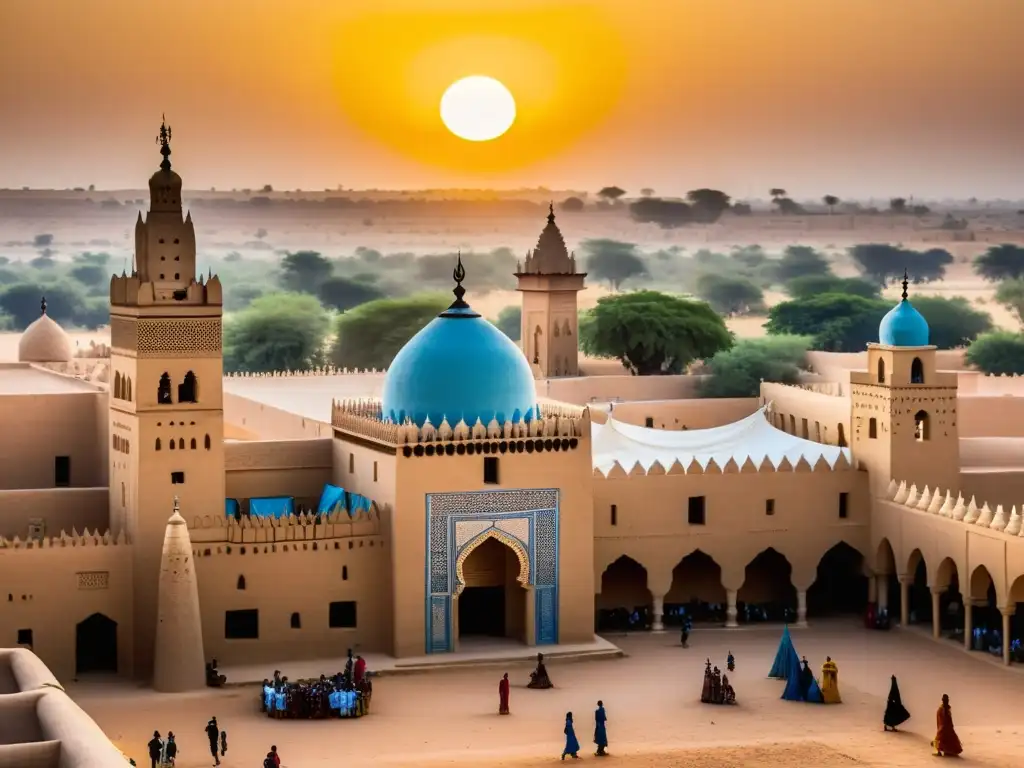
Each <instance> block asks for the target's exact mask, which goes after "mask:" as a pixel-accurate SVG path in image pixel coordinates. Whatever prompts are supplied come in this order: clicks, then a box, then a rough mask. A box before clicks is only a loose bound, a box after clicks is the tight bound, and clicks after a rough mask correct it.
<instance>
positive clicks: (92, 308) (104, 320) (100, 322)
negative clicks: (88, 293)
mask: <svg viewBox="0 0 1024 768" xmlns="http://www.w3.org/2000/svg"><path fill="white" fill-rule="evenodd" d="M71 322H72V323H73V324H74V325H77V326H79V327H80V328H88V329H89V330H90V331H93V330H96V329H97V328H102V327H103V326H105V325H109V324H110V299H109V298H108V297H107V296H93V297H91V298H87V299H85V300H84V301H83V302H82V305H81V306H80V307H79V308H78V311H77V312H75V315H74V317H73V318H72V320H71Z"/></svg>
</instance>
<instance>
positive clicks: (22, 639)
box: [18, 629, 32, 648]
mask: <svg viewBox="0 0 1024 768" xmlns="http://www.w3.org/2000/svg"><path fill="white" fill-rule="evenodd" d="M18 645H27V646H28V647H29V648H31V647H32V630H31V629H19V630H18Z"/></svg>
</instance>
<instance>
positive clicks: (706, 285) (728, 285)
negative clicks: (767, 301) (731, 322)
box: [696, 272, 764, 315]
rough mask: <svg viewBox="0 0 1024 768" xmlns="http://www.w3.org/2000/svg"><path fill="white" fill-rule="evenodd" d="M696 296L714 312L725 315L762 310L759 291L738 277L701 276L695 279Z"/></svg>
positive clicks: (762, 305)
mask: <svg viewBox="0 0 1024 768" xmlns="http://www.w3.org/2000/svg"><path fill="white" fill-rule="evenodd" d="M696 294H697V295H698V296H700V297H701V298H702V299H704V301H706V302H707V303H708V304H710V305H711V308H712V309H714V310H715V311H716V312H720V313H722V314H726V315H745V314H750V313H751V312H756V311H759V310H761V309H763V308H764V294H763V293H762V292H761V289H760V288H758V287H757V286H756V285H754V284H753V283H752V282H751V281H750V280H748V279H747V278H745V277H741V276H738V275H722V274H718V273H715V272H711V273H706V274H703V275H701V276H700V277H699V278H698V279H697V287H696Z"/></svg>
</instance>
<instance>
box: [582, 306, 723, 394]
mask: <svg viewBox="0 0 1024 768" xmlns="http://www.w3.org/2000/svg"><path fill="white" fill-rule="evenodd" d="M732 343H733V337H732V333H730V332H729V329H728V328H726V327H725V323H724V322H723V320H722V318H721V317H720V316H719V315H718V314H717V313H715V311H714V310H713V309H711V307H709V306H708V305H707V304H705V303H704V302H698V301H689V300H687V299H683V298H680V297H678V296H670V295H668V294H664V293H658V292H657V291H635V292H632V293H625V294H620V295H617V296H605V297H603V298H601V299H598V302H597V306H595V307H594V308H593V309H592V310H590V311H589V312H588V313H587V314H586V316H585V317H584V318H581V322H580V347H581V349H582V350H583V351H584V352H586V353H587V354H590V355H594V356H597V357H614V358H617V359H618V360H620V361H622V364H623V365H624V366H625V367H626V368H627V369H628V370H629V371H630V372H632V373H633V374H634V375H640V376H650V375H658V374H670V373H682V372H683V371H684V370H685V369H686V366H688V365H689V364H690V363H692V362H693V361H694V360H698V359H705V358H709V357H712V356H713V355H715V354H717V353H718V352H720V351H721V350H723V349H728V348H730V347H731V346H732Z"/></svg>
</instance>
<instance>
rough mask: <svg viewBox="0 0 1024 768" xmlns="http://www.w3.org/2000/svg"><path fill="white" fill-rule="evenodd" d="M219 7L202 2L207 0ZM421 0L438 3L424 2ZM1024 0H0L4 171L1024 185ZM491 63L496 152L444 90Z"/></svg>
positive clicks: (762, 190) (532, 181)
mask: <svg viewBox="0 0 1024 768" xmlns="http://www.w3.org/2000/svg"><path fill="white" fill-rule="evenodd" d="M211 9H212V10H211ZM425 9H426V10H425ZM1021 30H1024V0H164V1H163V2H140V0H0V186H4V187H20V186H23V185H31V186H34V187H39V186H54V187H69V186H85V185H88V184H96V185H97V186H99V187H126V186H127V187H141V186H142V185H143V183H144V180H145V179H146V178H147V176H148V174H149V173H150V172H151V170H152V169H153V168H154V167H155V165H156V163H157V162H158V161H159V157H158V155H157V154H156V148H155V147H154V144H153V139H154V136H155V133H156V130H157V128H158V126H159V117H160V113H161V112H166V113H167V115H168V120H169V122H170V123H171V125H172V126H173V128H174V131H175V141H174V143H173V146H174V158H173V159H174V161H175V167H176V169H178V170H180V171H181V173H182V175H183V176H184V177H185V181H186V185H187V186H188V187H191V188H209V187H213V186H216V187H218V188H232V187H237V188H244V187H257V186H262V185H263V184H267V183H269V184H273V185H274V186H275V187H276V188H282V189H283V188H296V187H298V188H302V189H323V188H325V187H332V188H333V187H335V186H336V185H338V184H342V185H344V186H345V187H359V188H372V187H378V188H400V187H406V188H408V187H441V186H495V187H515V186H541V185H543V186H552V187H567V186H572V187H577V188H583V189H590V190H594V189H597V188H599V187H600V186H603V185H606V184H613V183H614V184H618V185H619V186H622V187H624V188H626V189H629V190H631V191H636V190H638V189H639V188H641V187H653V188H655V189H656V190H658V191H659V192H664V193H666V194H667V193H680V192H683V191H685V190H687V189H691V188H694V187H697V186H712V187H718V188H721V189H724V190H726V191H728V192H730V193H732V194H733V195H734V196H737V197H748V196H762V197H763V196H765V195H766V192H767V190H768V189H769V188H770V187H775V186H781V187H784V188H786V189H787V190H789V191H790V192H791V193H792V194H794V195H795V196H797V197H817V196H820V195H822V194H825V193H834V194H837V195H840V196H848V197H853V196H864V197H866V196H870V195H878V196H888V195H897V194H898V195H916V196H919V197H942V196H947V195H948V196H970V195H977V196H1004V197H1014V198H1016V197H1024V95H1022V87H1024V86H1022V83H1024V56H1022V55H1021V46H1022V41H1021V38H1020V33H1021ZM469 74H489V75H492V76H495V77H498V78H499V79H502V80H503V81H504V82H506V83H507V84H508V86H509V87H510V89H511V90H512V92H513V93H514V95H515V96H516V99H517V102H518V106H519V112H520V119H519V121H518V123H517V125H516V126H515V127H514V128H513V129H512V130H511V131H510V132H509V133H508V134H506V136H505V137H503V138H501V139H499V140H497V141H495V142H491V143H489V144H484V145H477V144H471V143H467V142H462V141H459V140H457V139H454V138H453V137H451V136H450V135H449V134H447V133H446V132H445V131H444V129H443V128H442V127H441V126H440V123H439V117H438V110H437V105H438V101H439V99H440V96H441V93H442V91H443V90H444V87H445V86H447V85H448V84H449V83H450V82H451V81H452V80H455V79H457V78H458V77H461V76H464V75H469Z"/></svg>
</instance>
